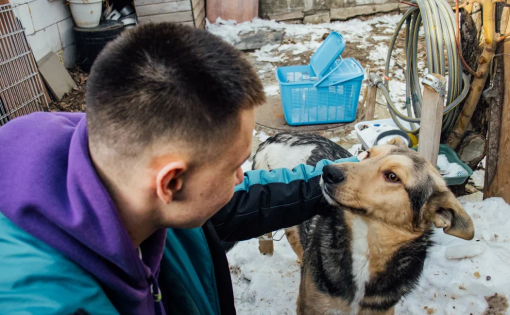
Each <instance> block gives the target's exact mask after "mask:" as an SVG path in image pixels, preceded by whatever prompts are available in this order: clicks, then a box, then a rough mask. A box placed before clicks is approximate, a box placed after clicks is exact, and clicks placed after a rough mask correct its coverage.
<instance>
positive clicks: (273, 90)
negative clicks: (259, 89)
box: [264, 85, 280, 96]
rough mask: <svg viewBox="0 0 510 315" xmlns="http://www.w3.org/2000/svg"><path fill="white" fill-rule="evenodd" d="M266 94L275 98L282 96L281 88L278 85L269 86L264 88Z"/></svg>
mask: <svg viewBox="0 0 510 315" xmlns="http://www.w3.org/2000/svg"><path fill="white" fill-rule="evenodd" d="M264 92H265V93H266V95H267V96H273V95H278V94H280V87H279V86H278V85H267V86H264Z"/></svg>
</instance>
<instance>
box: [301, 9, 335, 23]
mask: <svg viewBox="0 0 510 315" xmlns="http://www.w3.org/2000/svg"><path fill="white" fill-rule="evenodd" d="M329 22H331V20H330V17H329V12H325V13H318V14H314V15H307V16H305V18H304V19H303V23H304V24H320V23H329Z"/></svg>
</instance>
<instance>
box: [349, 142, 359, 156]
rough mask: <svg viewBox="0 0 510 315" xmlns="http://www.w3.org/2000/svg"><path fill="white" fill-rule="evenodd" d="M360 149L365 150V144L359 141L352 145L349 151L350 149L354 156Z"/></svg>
mask: <svg viewBox="0 0 510 315" xmlns="http://www.w3.org/2000/svg"><path fill="white" fill-rule="evenodd" d="M360 150H363V146H362V145H361V143H357V144H355V145H353V146H352V147H350V148H349V149H347V151H349V153H350V154H352V155H354V156H356V154H357V153H358V151H360Z"/></svg>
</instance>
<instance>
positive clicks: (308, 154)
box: [254, 133, 474, 315]
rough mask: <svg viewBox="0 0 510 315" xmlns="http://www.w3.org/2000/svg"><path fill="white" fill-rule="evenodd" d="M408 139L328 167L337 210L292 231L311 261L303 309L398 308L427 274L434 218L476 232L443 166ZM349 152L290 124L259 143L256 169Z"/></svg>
mask: <svg viewBox="0 0 510 315" xmlns="http://www.w3.org/2000/svg"><path fill="white" fill-rule="evenodd" d="M399 139H400V138H395V139H393V140H392V141H391V142H390V143H389V144H388V145H381V146H377V147H373V148H371V149H370V150H368V151H366V152H364V153H362V154H361V155H360V156H359V159H360V162H359V163H341V164H330V165H327V166H325V167H324V169H323V175H322V179H321V185H322V190H323V194H324V196H325V199H326V200H327V202H328V203H329V206H328V207H331V208H332V210H330V211H326V213H327V214H324V215H317V216H315V217H313V218H312V219H310V220H308V221H306V222H304V223H303V224H301V225H299V226H295V227H292V228H289V229H287V230H286V235H287V238H288V240H289V242H290V244H291V246H292V248H293V250H294V251H295V252H296V254H297V255H298V258H299V259H300V260H301V262H302V269H301V283H300V288H299V297H298V301H297V313H298V314H299V315H319V314H321V315H322V314H324V315H344V314H353V315H354V314H367V315H368V314H381V315H382V314H394V307H395V304H396V303H397V302H398V301H399V300H400V299H401V298H402V297H403V296H404V295H406V294H408V293H410V292H411V290H412V289H413V288H414V287H415V286H416V285H417V283H418V281H419V278H420V276H421V273H422V270H423V264H424V261H425V258H426V257H427V250H428V249H429V248H430V246H431V245H432V242H431V240H430V237H431V234H432V230H433V226H435V227H436V228H442V229H443V230H444V232H445V233H447V234H450V235H453V236H456V237H460V238H463V239H467V240H470V239H472V238H473V236H474V228H473V223H472V221H471V218H470V217H469V216H468V215H467V214H466V212H464V210H463V209H462V206H461V205H460V203H459V202H458V200H457V199H456V198H455V196H454V195H453V194H452V193H451V191H450V190H449V189H448V187H447V186H446V183H445V181H444V180H443V178H442V177H441V175H440V174H439V172H438V171H437V170H436V168H435V167H434V166H433V165H432V164H431V163H429V162H428V161H427V160H425V159H424V158H423V157H421V156H420V155H418V153H417V152H415V151H413V150H411V149H409V148H407V147H406V146H405V145H404V143H403V141H401V140H399ZM348 155H350V154H348V153H347V154H346V151H345V150H344V149H343V148H341V147H340V146H339V145H337V144H336V143H333V142H331V141H329V140H327V139H325V138H322V137H319V136H316V135H310V134H295V133H284V134H279V135H277V136H275V137H272V138H269V139H268V140H267V141H266V142H265V143H263V144H262V145H261V146H260V147H259V149H258V151H257V154H256V155H255V157H254V168H261V169H268V168H278V167H287V168H292V167H295V166H296V165H297V164H299V163H307V164H310V165H314V164H315V163H317V162H318V161H319V160H321V159H329V160H335V159H338V158H341V157H347V156H348ZM269 165H270V167H269Z"/></svg>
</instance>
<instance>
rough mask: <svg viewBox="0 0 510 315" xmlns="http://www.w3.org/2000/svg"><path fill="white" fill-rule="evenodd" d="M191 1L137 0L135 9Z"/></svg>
mask: <svg viewBox="0 0 510 315" xmlns="http://www.w3.org/2000/svg"><path fill="white" fill-rule="evenodd" d="M189 1H190V0H135V7H138V6H141V5H148V4H157V3H168V2H189Z"/></svg>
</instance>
